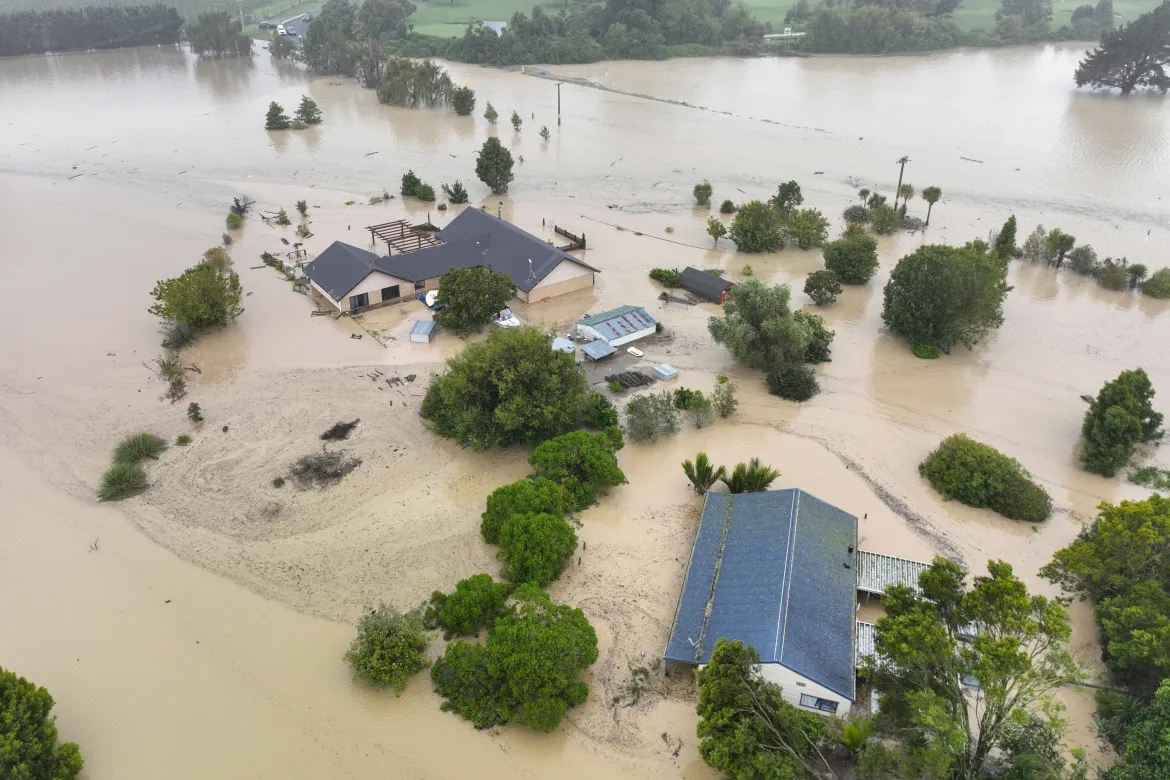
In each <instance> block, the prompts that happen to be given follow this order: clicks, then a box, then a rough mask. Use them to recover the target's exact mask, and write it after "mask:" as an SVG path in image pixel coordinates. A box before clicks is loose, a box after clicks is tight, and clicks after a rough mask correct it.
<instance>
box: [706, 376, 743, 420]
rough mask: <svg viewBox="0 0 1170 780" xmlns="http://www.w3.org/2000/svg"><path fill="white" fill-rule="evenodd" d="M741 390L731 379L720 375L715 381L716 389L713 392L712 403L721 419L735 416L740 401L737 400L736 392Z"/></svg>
mask: <svg viewBox="0 0 1170 780" xmlns="http://www.w3.org/2000/svg"><path fill="white" fill-rule="evenodd" d="M737 389H739V388H738V385H736V384H735V382H733V381H732V380H731V379H729V378H727V377H725V376H722V375H720V376H719V377H717V378H716V379H715V388H714V389H713V390H712V391H711V403H712V404H713V405H714V406H715V411H716V412H718V413H719V416H720V417H730V416H731V415H733V414H735V410H736V407H738V406H739V401H738V400H736V398H735V391H736V390H737Z"/></svg>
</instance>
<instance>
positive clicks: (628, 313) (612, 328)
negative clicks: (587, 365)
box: [581, 306, 658, 341]
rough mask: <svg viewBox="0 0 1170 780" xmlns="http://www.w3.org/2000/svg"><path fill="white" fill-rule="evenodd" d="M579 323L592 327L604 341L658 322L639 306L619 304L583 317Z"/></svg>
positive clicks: (652, 325)
mask: <svg viewBox="0 0 1170 780" xmlns="http://www.w3.org/2000/svg"><path fill="white" fill-rule="evenodd" d="M581 324H582V325H586V326H588V327H590V328H593V329H594V330H595V331H597V332H598V333H599V334H601V337H602V338H603V339H605V340H606V341H613V340H614V339H620V338H621V337H622V336H628V335H630V334H631V333H636V332H638V331H640V330H645V329H646V328H653V327H654V326H655V325H657V324H658V320H656V319H654V317H652V316H651V315H650V312H648V311H646V310H645V309H644V308H642V307H641V306H619V307H618V308H616V309H610V310H609V311H603V312H602V313H601V314H593V315H590V316H588V317H584V318H582V320H581Z"/></svg>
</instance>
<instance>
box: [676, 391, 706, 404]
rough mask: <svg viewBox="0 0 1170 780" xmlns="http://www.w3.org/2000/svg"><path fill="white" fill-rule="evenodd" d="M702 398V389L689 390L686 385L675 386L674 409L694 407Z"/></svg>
mask: <svg viewBox="0 0 1170 780" xmlns="http://www.w3.org/2000/svg"><path fill="white" fill-rule="evenodd" d="M702 399H703V391H702V390H691V389H690V388H686V387H677V388H675V390H674V408H675V409H694V408H695V405H696V404H698V403H699V402H701V401H702Z"/></svg>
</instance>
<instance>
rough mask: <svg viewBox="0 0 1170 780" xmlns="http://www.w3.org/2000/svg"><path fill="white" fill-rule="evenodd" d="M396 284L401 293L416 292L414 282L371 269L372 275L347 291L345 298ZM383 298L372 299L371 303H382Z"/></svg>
mask: <svg viewBox="0 0 1170 780" xmlns="http://www.w3.org/2000/svg"><path fill="white" fill-rule="evenodd" d="M394 285H398V294H399V295H411V294H412V293H413V292H414V282H408V281H406V280H404V279H399V278H398V277H396V276H390V275H389V274H384V273H382V272H381V271H370V275H369V276H367V277H366V278H365V279H362V280H361V281H360V282H358V284H357V286H356V287H354V288H353V289H352V290H350V291H349V292H347V293H346V294H345V298H346V299H348V298H349V296H351V295H361V294H362V293H372V292H377V291H379V290H381V289H382V288H383V287H393V286H394ZM381 300H382V299H381V297H379V298H378V300H376V301H374V300H371V301H370V303H380V302H381ZM346 305H348V303H347V304H346Z"/></svg>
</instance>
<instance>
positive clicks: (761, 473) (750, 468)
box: [720, 458, 780, 493]
mask: <svg viewBox="0 0 1170 780" xmlns="http://www.w3.org/2000/svg"><path fill="white" fill-rule="evenodd" d="M779 476H780V472H779V471H777V470H776V469H774V468H772V467H771V466H762V465H760V459H759V458H752V459H751V460H750V461H748V462H747V463H737V464H736V465H735V469H734V470H732V472H731V476H730V477H727V476H723V477H721V478H720V479H721V481H722V482H723V484H724V485H727V489H728V491H730V492H732V493H762V492H763V491H765V490H767V489H768V486H769V485H771V484H772V483H773V482H774V481H776V478H777V477H779Z"/></svg>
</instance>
